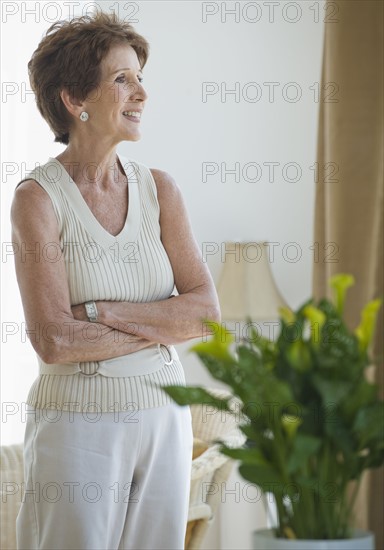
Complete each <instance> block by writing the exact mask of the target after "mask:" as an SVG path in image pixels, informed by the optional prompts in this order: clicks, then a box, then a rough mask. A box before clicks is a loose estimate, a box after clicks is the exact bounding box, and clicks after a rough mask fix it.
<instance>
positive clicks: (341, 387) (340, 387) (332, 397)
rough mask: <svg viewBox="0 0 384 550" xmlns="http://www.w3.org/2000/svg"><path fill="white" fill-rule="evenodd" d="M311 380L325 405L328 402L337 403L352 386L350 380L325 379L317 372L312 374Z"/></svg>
mask: <svg viewBox="0 0 384 550" xmlns="http://www.w3.org/2000/svg"><path fill="white" fill-rule="evenodd" d="M312 382H313V385H314V387H315V388H316V389H317V391H318V392H319V394H320V395H321V397H322V399H323V403H324V404H325V405H326V404H328V403H333V404H335V405H337V404H338V403H339V402H340V401H341V400H342V399H344V397H345V396H346V395H347V394H348V393H349V392H350V391H351V389H352V386H353V385H352V383H351V382H342V381H340V380H338V379H334V380H332V379H327V378H324V377H323V376H321V375H319V374H314V375H313V377H312Z"/></svg>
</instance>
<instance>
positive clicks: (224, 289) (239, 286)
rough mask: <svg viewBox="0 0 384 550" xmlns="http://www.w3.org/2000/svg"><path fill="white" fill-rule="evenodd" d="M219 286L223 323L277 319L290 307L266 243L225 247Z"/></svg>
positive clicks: (231, 243) (232, 244)
mask: <svg viewBox="0 0 384 550" xmlns="http://www.w3.org/2000/svg"><path fill="white" fill-rule="evenodd" d="M222 260H223V263H224V266H223V269H222V272H221V275H220V277H219V281H218V284H217V292H218V296H219V301H220V307H221V316H222V319H227V320H231V321H244V320H245V319H246V317H247V316H249V317H250V318H251V319H252V320H255V321H256V320H258V319H259V320H260V319H277V318H278V317H279V312H278V308H279V307H280V306H287V303H286V302H285V300H284V298H283V297H282V295H281V294H280V292H279V289H278V288H277V286H276V283H275V281H274V279H273V275H272V272H271V268H270V264H269V254H268V249H267V243H266V242H228V243H225V255H224V254H223V257H222Z"/></svg>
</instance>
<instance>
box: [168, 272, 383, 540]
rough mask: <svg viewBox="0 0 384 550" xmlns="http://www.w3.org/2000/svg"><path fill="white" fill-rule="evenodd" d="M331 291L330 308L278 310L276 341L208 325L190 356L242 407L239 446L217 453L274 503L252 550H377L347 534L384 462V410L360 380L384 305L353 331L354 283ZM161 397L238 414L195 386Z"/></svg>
mask: <svg viewBox="0 0 384 550" xmlns="http://www.w3.org/2000/svg"><path fill="white" fill-rule="evenodd" d="M329 283H330V285H331V287H332V288H333V291H334V300H333V301H330V300H328V299H325V298H323V299H321V300H320V301H319V302H318V303H317V304H315V303H314V300H313V299H310V300H308V301H307V302H305V303H304V304H303V305H302V306H301V307H300V308H298V309H297V311H295V312H293V311H291V310H289V309H288V308H280V309H279V314H280V332H279V335H278V337H277V339H276V340H275V341H271V340H269V339H266V338H264V337H262V336H261V335H259V334H258V333H257V332H256V331H255V330H254V329H253V328H252V323H251V322H250V321H251V320H250V319H248V321H249V325H248V328H249V329H250V330H249V334H248V336H247V338H242V339H241V341H240V342H234V338H233V336H232V334H230V333H229V332H228V331H226V330H225V328H223V326H222V325H220V326H217V325H215V324H214V323H210V322H209V321H206V324H207V325H208V326H210V329H211V332H212V333H213V336H212V337H211V338H210V339H209V340H207V341H205V342H200V343H198V344H197V345H195V346H193V347H192V348H191V349H192V350H193V351H194V352H195V353H197V355H198V356H199V358H200V359H201V361H202V362H203V363H204V365H205V366H206V368H207V369H208V371H209V372H210V374H211V375H212V376H213V377H214V378H215V379H217V380H220V382H223V383H224V384H226V385H228V386H229V388H230V390H231V394H233V396H234V397H235V399H236V402H240V403H241V406H240V411H239V410H238V409H236V414H240V419H241V420H240V429H241V430H242V431H243V432H244V434H245V435H246V436H247V440H246V443H245V444H244V445H243V446H242V447H241V448H237V449H233V448H228V447H227V446H225V445H224V444H221V447H220V449H221V452H222V453H224V454H225V455H228V456H230V457H232V458H233V459H237V460H238V461H239V472H240V474H241V476H242V477H243V478H244V479H246V480H248V481H249V482H252V483H254V484H255V485H257V486H259V487H260V488H261V490H262V491H263V492H264V493H272V494H273V495H274V499H275V502H276V510H277V517H278V525H277V527H276V528H275V529H272V530H269V531H268V530H264V531H262V532H255V533H254V548H271V549H272V548H273V549H274V550H275V549H277V548H292V549H294V550H297V549H299V548H303V549H304V548H305V550H308V549H309V548H316V547H317V548H321V549H324V548H329V549H330V548H332V549H333V548H346V549H348V550H351V549H352V548H356V549H358V550H362V549H365V548H367V549H373V548H374V544H373V535H372V534H371V533H361V532H358V531H357V530H354V529H353V523H354V521H353V507H354V502H355V499H356V495H357V493H358V488H359V483H360V480H361V477H362V473H363V472H364V470H366V469H370V468H376V467H379V466H381V465H382V464H383V462H384V441H383V405H384V402H383V400H381V399H380V398H379V395H378V388H377V386H376V385H375V384H374V383H372V382H370V381H369V380H368V379H367V376H366V370H367V367H368V366H370V365H371V364H372V361H371V359H370V354H369V346H370V343H371V340H372V337H373V333H374V329H375V324H376V317H377V312H378V310H379V308H380V305H381V301H382V300H381V299H376V300H373V301H371V302H369V303H368V304H367V305H366V306H365V307H364V308H363V310H362V314H361V322H360V324H359V326H358V327H357V328H356V329H355V330H353V331H351V330H349V329H348V328H347V326H346V324H345V322H344V320H343V308H344V301H345V295H346V290H347V288H348V287H349V286H351V285H352V284H353V283H354V280H353V277H352V276H351V275H348V274H337V275H335V276H333V277H331V279H330V281H329ZM163 389H164V391H166V392H167V393H168V394H169V395H170V396H171V397H172V398H173V399H174V400H175V401H176V402H177V403H178V404H180V405H187V404H189V405H192V404H204V403H207V404H208V403H209V404H210V405H212V404H213V405H215V406H216V407H217V408H218V409H221V410H222V411H226V412H227V413H228V414H235V412H234V409H233V406H231V400H232V396H231V397H229V398H227V399H218V398H214V397H213V396H212V395H211V394H210V393H209V392H208V391H207V390H205V389H204V388H203V387H200V386H187V387H183V386H163ZM219 442H220V441H219ZM220 443H222V442H220ZM350 482H354V483H353V484H352V487H351V483H350ZM272 537H274V538H272ZM280 543H282V544H283V546H279V544H280ZM312 543H313V545H312ZM316 543H321V545H320V546H316ZM343 544H345V546H343Z"/></svg>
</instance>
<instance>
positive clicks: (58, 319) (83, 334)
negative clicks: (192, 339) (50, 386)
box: [11, 180, 153, 363]
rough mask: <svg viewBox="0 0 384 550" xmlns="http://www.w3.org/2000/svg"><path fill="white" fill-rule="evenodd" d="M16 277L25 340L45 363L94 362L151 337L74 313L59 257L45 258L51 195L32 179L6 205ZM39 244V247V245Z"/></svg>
mask: <svg viewBox="0 0 384 550" xmlns="http://www.w3.org/2000/svg"><path fill="white" fill-rule="evenodd" d="M11 221H12V242H13V243H14V252H15V266H16V275H17V281H18V284H19V288H20V293H21V299H22V303H23V308H24V314H25V320H26V325H27V330H28V331H29V332H30V334H33V338H30V339H31V344H32V346H33V347H34V349H35V351H36V352H37V354H38V355H39V356H40V357H41V358H42V360H43V361H44V362H46V363H65V362H78V361H98V360H103V359H110V358H112V357H117V356H119V355H125V354H128V353H132V352H134V351H138V350H139V349H142V348H144V347H148V346H149V345H151V344H152V343H153V341H148V339H145V338H142V337H141V336H137V335H136V336H135V335H128V334H124V333H122V332H120V331H118V330H115V329H113V328H112V327H110V326H105V325H103V324H101V323H89V322H84V321H79V320H76V319H75V318H74V316H73V315H72V311H71V304H70V296H69V289H68V283H67V276H66V271H65V264H64V260H63V256H62V255H61V257H60V258H59V259H58V260H57V261H49V258H48V255H47V254H46V253H45V251H46V250H47V246H46V245H48V244H49V245H50V246H52V245H54V246H56V247H57V249H60V237H59V228H58V223H57V219H56V215H55V213H54V210H53V206H52V202H51V199H50V198H49V196H48V194H47V193H46V191H45V190H44V189H43V188H42V187H41V186H40V185H39V184H38V183H37V182H36V181H35V180H26V181H24V182H23V183H21V184H20V185H19V187H18V188H17V189H16V191H15V196H14V200H13V203H12V209H11ZM44 247H45V248H44Z"/></svg>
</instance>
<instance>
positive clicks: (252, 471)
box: [239, 464, 285, 496]
mask: <svg viewBox="0 0 384 550" xmlns="http://www.w3.org/2000/svg"><path fill="white" fill-rule="evenodd" d="M239 473H240V475H241V476H242V477H243V478H244V479H246V480H248V481H250V482H251V483H255V484H256V485H258V486H259V487H260V488H261V489H262V490H263V491H264V492H269V493H273V494H275V495H280V496H281V495H282V494H283V491H284V486H285V483H284V479H283V478H282V477H281V475H280V474H279V472H278V471H276V470H275V469H274V468H272V467H271V466H256V465H252V466H251V465H249V464H240V466H239Z"/></svg>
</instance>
